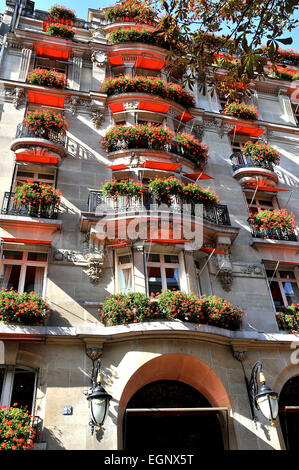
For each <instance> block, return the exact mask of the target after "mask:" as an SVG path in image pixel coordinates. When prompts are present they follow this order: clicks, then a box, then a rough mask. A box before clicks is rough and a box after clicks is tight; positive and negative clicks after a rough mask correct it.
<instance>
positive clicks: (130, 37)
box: [109, 28, 169, 49]
mask: <svg viewBox="0 0 299 470" xmlns="http://www.w3.org/2000/svg"><path fill="white" fill-rule="evenodd" d="M109 42H110V43H111V44H121V43H125V42H141V43H144V44H153V45H154V46H158V47H162V48H164V49H168V48H169V43H168V42H167V41H165V40H164V39H163V36H162V35H161V33H158V32H156V31H149V30H147V29H141V30H139V29H136V28H126V29H122V28H120V29H116V30H115V31H112V33H110V35H109Z"/></svg>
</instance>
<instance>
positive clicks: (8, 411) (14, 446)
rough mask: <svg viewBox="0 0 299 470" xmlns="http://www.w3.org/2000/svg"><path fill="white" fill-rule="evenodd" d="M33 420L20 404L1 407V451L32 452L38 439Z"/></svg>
mask: <svg viewBox="0 0 299 470" xmlns="http://www.w3.org/2000/svg"><path fill="white" fill-rule="evenodd" d="M32 419H33V416H31V415H30V414H29V412H28V410H26V409H25V408H19V407H18V403H14V404H13V405H12V406H9V407H7V406H5V405H3V406H0V450H31V449H32V448H33V447H34V439H35V437H36V432H35V430H34V428H33V427H32V426H31V422H32Z"/></svg>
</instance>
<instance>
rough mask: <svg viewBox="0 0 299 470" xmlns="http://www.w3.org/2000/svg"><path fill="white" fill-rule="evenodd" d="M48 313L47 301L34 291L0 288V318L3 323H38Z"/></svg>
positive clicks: (41, 321) (46, 316) (44, 318)
mask: <svg viewBox="0 0 299 470" xmlns="http://www.w3.org/2000/svg"><path fill="white" fill-rule="evenodd" d="M49 313H50V310H49V309H48V304H47V302H46V301H45V300H44V299H42V298H41V297H39V296H38V295H36V294H35V292H24V293H23V294H19V292H17V291H15V290H13V289H10V290H4V289H1V290H0V320H1V321H3V322H4V323H20V324H22V325H40V324H43V322H44V320H46V319H47V318H48V316H49Z"/></svg>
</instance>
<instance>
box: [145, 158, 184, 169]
mask: <svg viewBox="0 0 299 470" xmlns="http://www.w3.org/2000/svg"><path fill="white" fill-rule="evenodd" d="M180 166H181V165H180V163H168V162H156V161H152V160H146V161H145V162H143V163H141V165H140V167H141V168H151V169H153V170H165V171H175V170H176V169H177V168H179V167H180Z"/></svg>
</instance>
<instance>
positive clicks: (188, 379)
mask: <svg viewBox="0 0 299 470" xmlns="http://www.w3.org/2000/svg"><path fill="white" fill-rule="evenodd" d="M157 381H176V382H180V383H183V384H186V385H189V386H190V388H193V389H195V391H196V392H199V393H200V395H201V399H200V400H202V401H201V402H200V401H197V403H201V406H197V408H202V405H203V403H204V400H206V401H205V403H207V402H208V405H209V406H205V408H206V409H208V408H209V410H210V412H211V409H212V408H221V410H218V411H217V413H218V416H219V418H217V420H218V422H219V423H220V424H221V430H222V437H223V442H224V447H225V448H226V449H227V448H229V433H228V428H229V426H228V412H227V410H229V409H230V408H231V405H230V400H229V397H228V394H227V392H226V389H225V387H224V385H223V383H222V381H221V380H220V379H219V377H218V376H217V374H216V373H215V372H214V371H213V370H212V369H211V368H210V367H209V366H208V365H207V364H206V363H205V362H203V361H201V360H200V359H198V358H196V357H194V356H192V355H188V354H163V355H161V356H157V357H155V358H154V359H151V360H149V361H147V362H146V363H144V364H143V365H141V366H140V367H139V368H138V369H137V370H136V371H135V373H133V374H132V375H131V377H130V379H129V380H128V381H127V383H126V385H125V387H124V389H123V391H122V394H121V397H120V401H119V407H118V449H123V448H124V444H125V442H124V426H123V425H124V423H125V419H124V416H125V412H126V409H127V408H128V404H129V402H130V400H131V399H132V398H133V397H134V395H135V394H136V393H137V392H138V391H139V390H141V389H142V388H143V387H145V386H146V385H148V384H151V383H154V382H157ZM192 393H194V392H192ZM198 397H199V395H198V394H197V399H198ZM137 398H138V395H137ZM137 398H135V399H137ZM133 403H134V402H133ZM142 407H143V408H144V405H142ZM168 407H169V405H168ZM181 407H183V408H185V407H186V405H184V404H183V405H182V406H180V407H179V408H181ZM193 410H194V408H193ZM192 413H193V414H194V413H195V411H194V412H193V411H192ZM196 413H197V411H196ZM207 413H208V411H207ZM213 413H214V414H215V413H216V410H213V411H212V414H213ZM198 414H199V412H198ZM210 416H212V415H211V414H210ZM135 431H136V432H142V430H140V429H139V430H138V429H135Z"/></svg>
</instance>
